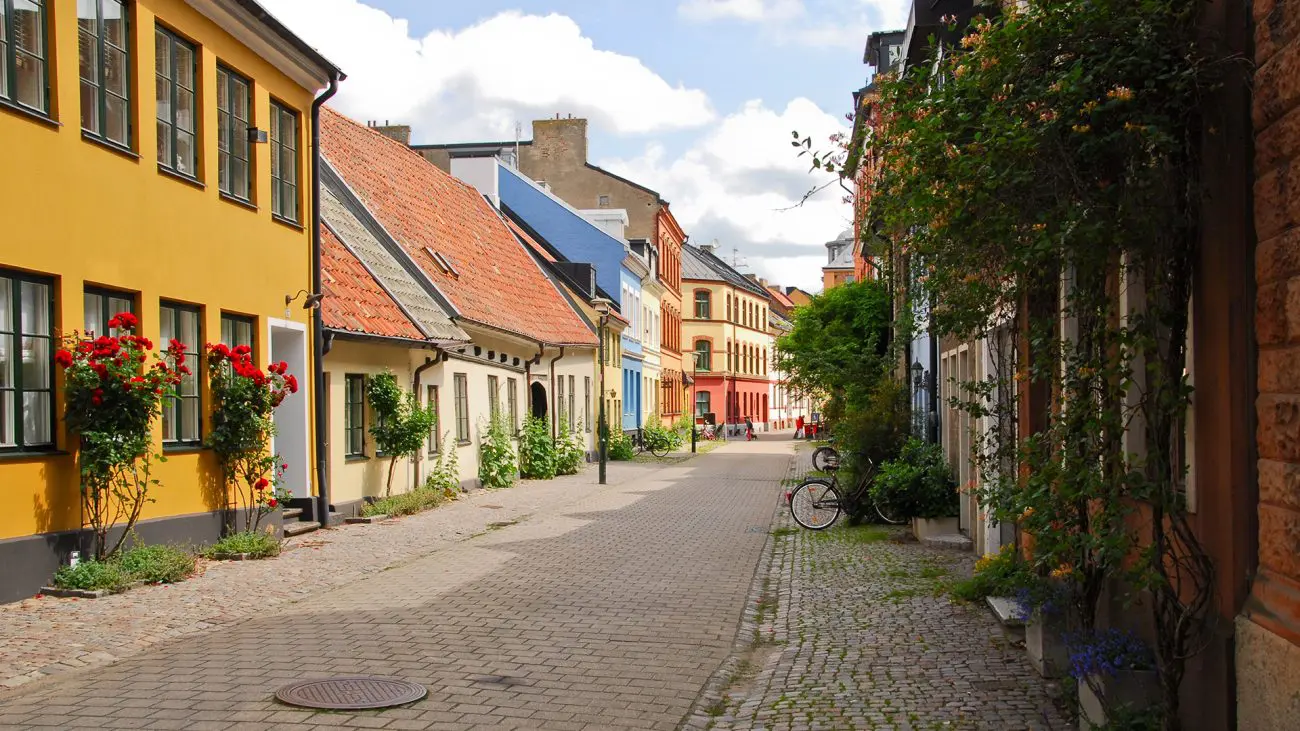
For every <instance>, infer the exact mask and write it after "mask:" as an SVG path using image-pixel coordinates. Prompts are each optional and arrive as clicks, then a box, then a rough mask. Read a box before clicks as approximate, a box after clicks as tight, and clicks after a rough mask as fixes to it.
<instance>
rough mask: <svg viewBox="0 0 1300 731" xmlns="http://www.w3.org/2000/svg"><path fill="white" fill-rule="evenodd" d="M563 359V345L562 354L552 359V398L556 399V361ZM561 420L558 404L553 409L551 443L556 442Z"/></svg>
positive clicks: (561, 347)
mask: <svg viewBox="0 0 1300 731" xmlns="http://www.w3.org/2000/svg"><path fill="white" fill-rule="evenodd" d="M563 357H564V346H563V345H561V346H560V354H559V355H557V356H555V357H554V358H551V396H552V397H555V394H556V393H558V392H557V391H556V390H555V361H557V360H559V359H561V358H563ZM559 419H560V408H559V405H558V404H557V405H556V408H554V409H551V441H555V438H556V436H557V430H556V424H558V423H559Z"/></svg>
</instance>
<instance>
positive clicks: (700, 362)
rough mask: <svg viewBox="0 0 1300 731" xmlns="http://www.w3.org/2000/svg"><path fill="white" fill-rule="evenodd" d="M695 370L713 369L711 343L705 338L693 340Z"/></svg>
mask: <svg viewBox="0 0 1300 731" xmlns="http://www.w3.org/2000/svg"><path fill="white" fill-rule="evenodd" d="M701 346H703V347H701ZM695 370H697V371H711V370H713V344H712V343H710V342H709V341H707V340H696V341H695Z"/></svg>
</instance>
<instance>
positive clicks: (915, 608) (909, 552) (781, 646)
mask: <svg viewBox="0 0 1300 731" xmlns="http://www.w3.org/2000/svg"><path fill="white" fill-rule="evenodd" d="M810 456H811V450H809V449H806V448H805V449H800V451H799V455H798V458H797V459H796V460H794V461H792V464H791V470H790V473H789V478H788V479H787V482H788V483H793V482H794V481H795V480H796V479H798V478H800V477H802V476H803V475H804V474H805V473H806V472H808V471H809V470H810V469H811V464H810V461H809V459H810ZM785 489H789V487H787V488H785ZM781 502H782V505H780V506H779V507H778V509H777V512H776V513H775V515H774V519H773V523H772V528H773V530H772V535H771V537H770V539H769V540H768V542H767V545H766V547H765V555H764V557H763V558H762V560H761V563H760V567H759V571H758V574H757V575H756V576H755V578H754V581H753V583H752V585H751V587H750V597H749V601H748V602H747V605H746V610H745V616H744V619H743V620H742V623H741V628H740V630H739V632H738V634H737V637H736V641H735V644H734V645H733V651H732V654H731V656H730V657H729V658H728V659H727V660H726V661H724V662H723V664H722V665H721V666H720V668H719V670H718V671H717V672H716V673H715V674H714V676H713V677H712V678H711V679H710V680H709V682H708V683H707V684H706V687H705V690H704V692H703V693H702V694H701V697H700V698H699V700H698V701H697V703H696V704H695V706H694V707H693V708H692V711H691V713H690V714H689V715H688V716H687V718H686V719H685V721H684V722H683V724H682V728H684V729H715V730H717V731H723V730H727V731H733V730H740V729H765V730H769V731H777V730H784V731H811V730H813V729H882V730H883V729H900V730H902V729H907V730H917V731H920V730H922V729H980V730H984V729H987V730H988V731H1018V730H1024V729H1034V730H1039V729H1042V730H1051V731H1056V730H1061V729H1065V728H1067V724H1066V722H1065V720H1064V718H1062V717H1061V715H1060V714H1059V712H1058V710H1057V709H1056V707H1055V706H1054V704H1053V703H1052V701H1051V699H1050V698H1049V696H1048V688H1047V683H1046V682H1045V681H1043V680H1042V679H1041V678H1040V677H1039V676H1038V675H1037V673H1035V672H1034V670H1033V668H1032V667H1031V666H1030V664H1029V661H1028V659H1027V658H1026V657H1025V655H1024V652H1023V651H1022V650H1020V649H1018V648H1016V647H1014V646H1012V644H1011V642H1010V641H1009V640H1008V639H1007V637H1006V636H1005V635H1004V633H1003V631H1002V629H1001V627H1000V626H998V624H997V622H996V620H994V619H993V617H992V616H991V615H990V614H989V612H987V611H986V610H985V609H983V607H972V606H967V605H963V604H960V603H955V602H954V601H953V600H951V599H950V598H949V597H948V596H947V595H946V593H945V591H944V586H945V582H946V581H949V580H951V579H954V578H958V577H964V576H969V575H970V571H971V567H972V566H973V563H974V561H973V556H972V555H971V554H968V553H960V552H955V551H944V550H940V549H934V548H928V547H925V546H921V545H920V544H917V543H915V542H902V541H901V540H899V539H900V538H902V537H903V536H904V534H905V531H904V530H903V529H901V528H889V527H880V526H860V527H854V528H850V527H848V526H847V525H846V522H845V521H844V519H843V518H841V522H840V523H838V524H837V525H836V526H835V527H834V528H831V529H829V530H827V531H823V532H820V533H817V532H813V531H806V530H803V529H801V528H799V527H798V526H797V525H796V524H795V523H794V522H793V521H792V520H791V519H790V514H789V510H788V509H787V508H786V506H785V505H784V490H782V496H781Z"/></svg>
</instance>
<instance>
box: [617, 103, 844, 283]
mask: <svg viewBox="0 0 1300 731" xmlns="http://www.w3.org/2000/svg"><path fill="white" fill-rule="evenodd" d="M793 130H797V131H798V132H799V133H800V135H807V136H810V137H812V139H813V141H814V143H815V146H817V147H820V148H821V149H829V148H830V145H831V143H830V141H829V139H828V138H829V137H830V136H831V135H832V134H835V133H837V132H838V133H847V132H848V128H847V127H846V126H845V124H844V123H843V122H842V120H841V119H840V118H838V117H836V116H835V115H833V114H829V113H827V112H824V111H822V110H821V109H820V108H819V107H818V106H817V105H816V104H814V103H813V102H811V101H809V100H808V99H802V98H800V99H795V100H794V101H791V102H790V103H789V104H787V105H786V107H785V109H783V110H779V111H778V110H774V109H770V108H768V107H767V106H765V105H764V104H763V102H762V101H759V100H754V101H750V102H746V103H745V104H744V105H743V106H742V107H741V108H740V109H739V110H737V111H736V112H735V113H732V114H729V115H727V116H726V117H725V118H723V119H722V120H721V121H720V122H719V123H718V124H717V125H716V126H715V127H713V128H712V129H711V130H710V131H709V132H708V133H707V134H705V135H703V136H702V137H701V138H700V139H699V140H697V141H696V143H695V144H694V145H692V146H691V147H690V149H689V150H687V151H686V153H685V154H683V155H682V156H680V157H678V158H676V159H669V157H668V155H667V153H666V151H665V149H664V148H663V147H662V146H661V145H658V144H655V143H651V144H649V145H647V146H646V148H645V151H644V152H643V153H642V154H641V155H639V156H636V157H634V158H631V159H609V160H601V161H599V162H598V163H597V164H599V165H600V166H602V167H605V168H607V169H609V170H612V171H613V172H615V173H618V174H619V175H623V176H625V177H628V178H630V179H632V180H636V181H638V182H640V183H643V184H645V185H648V186H649V187H651V188H654V189H655V190H658V191H659V192H660V193H661V194H663V195H664V197H666V198H667V199H668V200H669V201H670V202H671V203H672V210H673V213H674V215H675V216H676V217H677V220H678V221H679V222H681V224H682V226H683V228H684V229H685V230H686V232H687V233H688V234H690V236H691V239H692V240H693V241H695V242H697V243H698V242H703V241H708V240H711V239H713V238H714V237H717V238H718V239H719V244H720V253H723V254H726V255H727V256H728V258H729V257H730V254H731V250H732V247H733V246H735V247H736V248H738V249H739V250H740V254H741V255H742V256H743V257H745V258H746V259H747V262H748V264H749V267H750V270H751V271H754V272H756V273H758V274H760V275H762V276H765V277H767V278H768V279H769V280H772V281H775V282H777V283H780V284H794V285H798V286H800V287H803V288H804V289H809V290H810V291H817V290H818V289H820V287H821V285H820V281H821V263H822V262H824V261H825V256H826V250H825V249H824V248H823V246H822V245H823V244H825V243H826V242H827V241H831V240H833V239H834V238H836V237H837V236H838V235H839V234H840V232H841V231H843V230H844V229H845V228H847V227H848V226H849V225H850V223H851V215H852V211H851V209H850V207H849V206H848V205H847V204H845V203H844V202H843V196H844V193H845V192H844V190H843V189H842V188H840V187H839V185H838V184H834V183H833V182H832V181H834V176H829V175H826V174H824V173H822V174H818V175H814V174H810V173H809V172H808V161H807V158H798V157H797V156H796V150H795V149H794V148H793V147H791V145H790V142H791V139H792V138H791V135H790V132H791V131H793ZM827 182H832V184H831V185H830V187H828V188H826V189H825V190H823V191H821V192H820V193H817V194H816V195H814V196H812V197H811V198H809V199H808V200H807V201H805V202H804V203H803V204H802V205H799V206H796V204H797V203H798V202H799V199H800V197H801V196H802V195H803V194H804V193H806V192H808V191H809V190H811V189H812V188H814V187H815V186H818V185H821V184H823V183H827Z"/></svg>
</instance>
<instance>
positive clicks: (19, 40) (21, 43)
mask: <svg viewBox="0 0 1300 731" xmlns="http://www.w3.org/2000/svg"><path fill="white" fill-rule="evenodd" d="M44 24H45V12H44V10H43V9H42V7H41V3H40V2H39V0H14V17H13V34H14V48H15V50H18V51H25V52H27V53H29V54H31V55H32V56H35V57H36V58H38V59H43V58H45V38H44V27H43V26H44ZM19 76H21V72H20V74H19Z"/></svg>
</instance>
